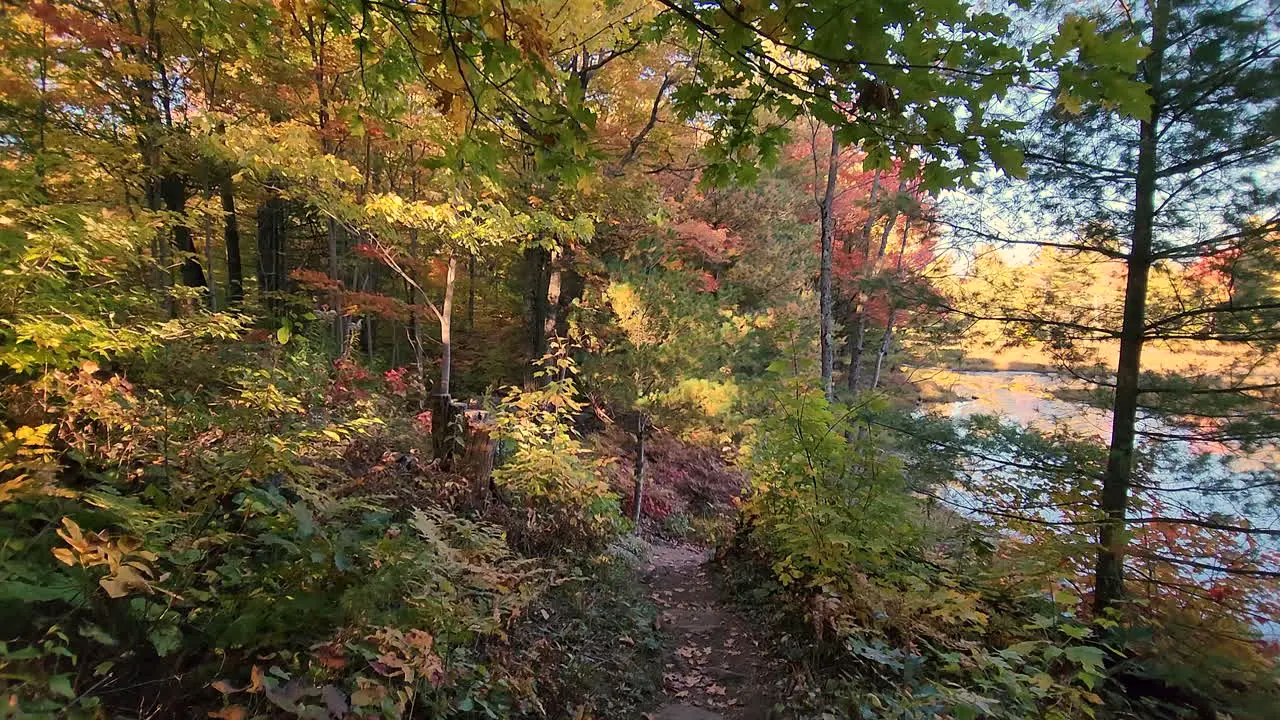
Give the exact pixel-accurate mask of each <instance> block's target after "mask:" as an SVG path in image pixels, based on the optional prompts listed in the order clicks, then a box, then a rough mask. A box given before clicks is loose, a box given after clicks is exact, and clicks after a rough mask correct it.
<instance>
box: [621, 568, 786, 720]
mask: <svg viewBox="0 0 1280 720" xmlns="http://www.w3.org/2000/svg"><path fill="white" fill-rule="evenodd" d="M706 560H707V551H706V550H705V549H703V548H699V547H694V546H683V545H666V544H655V545H653V547H652V551H651V554H650V557H649V563H648V565H647V566H646V567H643V568H642V569H643V570H644V572H645V574H644V577H643V582H644V583H645V584H646V585H647V586H648V589H649V595H650V597H651V598H652V600H653V601H654V603H655V604H656V605H657V607H658V621H659V623H660V627H661V629H662V630H663V631H664V632H665V634H666V635H667V636H668V637H669V638H670V643H669V653H668V655H667V657H666V658H665V659H664V668H663V690H662V695H661V697H660V698H659V700H658V702H657V705H656V710H654V711H653V712H651V713H648V714H647V715H645V717H646V718H649V720H770V719H772V718H777V717H780V715H779V714H778V713H777V712H776V711H775V704H774V699H773V698H775V697H778V696H779V695H780V693H779V692H778V691H779V690H780V689H781V686H782V685H783V684H784V683H785V678H786V677H787V672H786V668H785V664H784V663H782V662H781V661H779V660H778V659H777V658H776V657H774V656H773V654H772V653H771V652H770V651H769V647H768V646H769V643H768V641H767V639H766V637H765V633H762V632H761V629H760V628H756V627H753V626H752V625H751V624H750V622H749V621H748V620H747V619H746V618H745V617H743V616H742V615H741V614H740V613H739V612H738V611H737V610H735V609H734V608H733V607H730V606H729V605H727V604H726V603H725V602H724V600H723V599H722V598H721V594H720V593H719V592H718V590H717V589H716V587H715V584H714V583H713V581H712V578H711V577H710V575H709V569H708V566H707V564H706Z"/></svg>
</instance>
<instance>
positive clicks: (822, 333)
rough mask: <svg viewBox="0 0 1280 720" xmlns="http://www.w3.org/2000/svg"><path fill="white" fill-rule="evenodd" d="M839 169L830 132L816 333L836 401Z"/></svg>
mask: <svg viewBox="0 0 1280 720" xmlns="http://www.w3.org/2000/svg"><path fill="white" fill-rule="evenodd" d="M839 170H840V141H839V140H837V139H836V134H835V131H834V130H832V133H831V155H830V157H829V158H828V162H827V188H826V192H825V193H824V194H823V197H822V218H821V220H822V226H821V228H822V234H821V243H822V252H821V259H820V261H819V265H818V334H819V340H818V345H819V351H820V353H821V373H822V392H823V394H824V395H826V397H827V400H834V399H835V385H834V384H833V381H832V371H833V369H834V366H835V347H834V345H835V314H834V313H833V311H832V310H833V307H832V297H831V256H832V252H833V247H832V246H833V243H834V242H835V196H836V178H837V176H838V174H839Z"/></svg>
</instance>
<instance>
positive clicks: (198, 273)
mask: <svg viewBox="0 0 1280 720" xmlns="http://www.w3.org/2000/svg"><path fill="white" fill-rule="evenodd" d="M160 194H161V196H163V198H164V205H165V210H168V211H169V212H173V213H184V212H186V211H187V184H186V182H185V181H184V180H183V179H182V176H181V175H178V174H177V173H167V174H165V175H164V176H163V177H162V178H161V179H160ZM173 246H174V247H175V248H177V249H178V251H179V252H181V253H182V254H183V258H182V284H183V285H186V286H187V287H207V284H206V283H205V279H204V270H202V269H201V268H200V261H199V260H197V259H196V244H195V240H194V239H192V236H191V228H190V227H189V226H188V225H187V224H186V222H185V221H184V220H180V221H179V222H178V223H177V224H176V225H174V226H173Z"/></svg>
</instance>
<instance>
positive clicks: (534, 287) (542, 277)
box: [525, 247, 551, 380]
mask: <svg viewBox="0 0 1280 720" xmlns="http://www.w3.org/2000/svg"><path fill="white" fill-rule="evenodd" d="M550 266H551V253H550V252H548V251H547V250H545V249H544V248H540V247H538V248H530V249H529V250H527V251H526V252H525V267H526V270H527V272H528V276H529V298H528V302H529V329H528V332H529V360H530V361H532V362H537V361H538V360H540V359H541V358H542V356H544V355H546V354H547V332H546V327H547V317H548V316H549V315H550V314H551V309H550V308H549V307H548V306H547V289H548V287H549V286H550V283H551V272H550V270H551V267H550ZM530 372H531V370H530ZM528 379H529V380H532V376H530V377H529V378H528Z"/></svg>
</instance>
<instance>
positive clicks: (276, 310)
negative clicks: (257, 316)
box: [258, 188, 289, 316]
mask: <svg viewBox="0 0 1280 720" xmlns="http://www.w3.org/2000/svg"><path fill="white" fill-rule="evenodd" d="M288 219H289V208H288V205H287V204H286V202H285V199H284V198H283V197H281V196H280V192H279V191H278V190H276V189H275V188H268V190H267V196H266V198H264V199H263V201H262V204H260V205H259V206H258V291H259V292H261V293H262V305H263V307H265V308H266V309H267V312H268V313H270V314H271V315H273V316H278V315H280V313H281V312H282V311H283V310H284V301H283V299H282V298H281V297H280V294H281V293H282V292H284V290H285V281H286V278H287V277H288V274H289V268H288V265H287V262H286V261H287V259H288V255H287V252H286V249H287V240H288V236H287V227H288Z"/></svg>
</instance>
